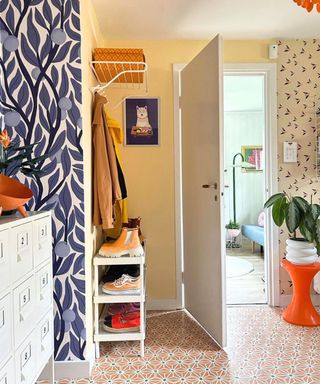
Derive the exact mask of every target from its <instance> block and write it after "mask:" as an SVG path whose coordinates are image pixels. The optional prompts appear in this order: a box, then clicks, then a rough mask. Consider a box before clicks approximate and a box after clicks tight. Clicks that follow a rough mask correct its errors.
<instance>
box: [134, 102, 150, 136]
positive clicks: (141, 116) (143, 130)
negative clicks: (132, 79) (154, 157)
mask: <svg viewBox="0 0 320 384" xmlns="http://www.w3.org/2000/svg"><path fill="white" fill-rule="evenodd" d="M136 110H137V122H136V125H135V126H133V127H132V129H131V134H132V135H134V136H151V135H152V134H153V131H152V127H151V125H150V122H149V116H148V106H147V105H145V106H144V107H139V106H138V105H137V106H136Z"/></svg>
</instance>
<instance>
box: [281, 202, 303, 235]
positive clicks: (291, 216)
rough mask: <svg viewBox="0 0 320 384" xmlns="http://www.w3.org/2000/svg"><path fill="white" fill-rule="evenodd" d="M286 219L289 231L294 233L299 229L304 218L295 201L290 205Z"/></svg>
mask: <svg viewBox="0 0 320 384" xmlns="http://www.w3.org/2000/svg"><path fill="white" fill-rule="evenodd" d="M285 217H286V224H287V227H288V230H289V232H290V233H293V232H294V231H295V230H296V229H297V228H298V227H299V225H300V222H301V218H302V216H301V212H300V209H299V208H298V206H297V204H296V203H295V201H294V200H291V201H290V203H289V204H288V207H287V210H286V213H285Z"/></svg>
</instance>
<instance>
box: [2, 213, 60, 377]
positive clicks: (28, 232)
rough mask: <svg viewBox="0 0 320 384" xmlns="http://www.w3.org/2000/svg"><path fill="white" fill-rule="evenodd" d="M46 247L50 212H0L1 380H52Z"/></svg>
mask: <svg viewBox="0 0 320 384" xmlns="http://www.w3.org/2000/svg"><path fill="white" fill-rule="evenodd" d="M51 249H52V235H51V214H50V213H49V212H41V213H29V214H28V217H26V218H22V217H20V216H7V217H6V216H2V217H0V384H33V383H35V382H36V380H37V379H38V377H39V375H40V374H41V373H42V371H43V370H44V368H45V367H46V366H47V369H46V374H47V376H50V377H46V379H49V381H50V382H52V383H53V349H54V345H53V301H52V296H53V295H52V252H51ZM48 363H49V364H48Z"/></svg>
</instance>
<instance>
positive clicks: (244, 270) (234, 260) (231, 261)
mask: <svg viewBox="0 0 320 384" xmlns="http://www.w3.org/2000/svg"><path fill="white" fill-rule="evenodd" d="M226 270H227V277H239V276H243V275H247V274H248V273H250V272H252V271H253V270H254V267H253V265H252V264H251V263H250V262H249V261H247V260H243V259H241V258H240V257H235V256H227V262H226Z"/></svg>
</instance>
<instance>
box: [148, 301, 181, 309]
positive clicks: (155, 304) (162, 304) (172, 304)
mask: <svg viewBox="0 0 320 384" xmlns="http://www.w3.org/2000/svg"><path fill="white" fill-rule="evenodd" d="M177 308H178V306H177V301H176V299H147V310H148V311H174V310H175V309H177Z"/></svg>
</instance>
